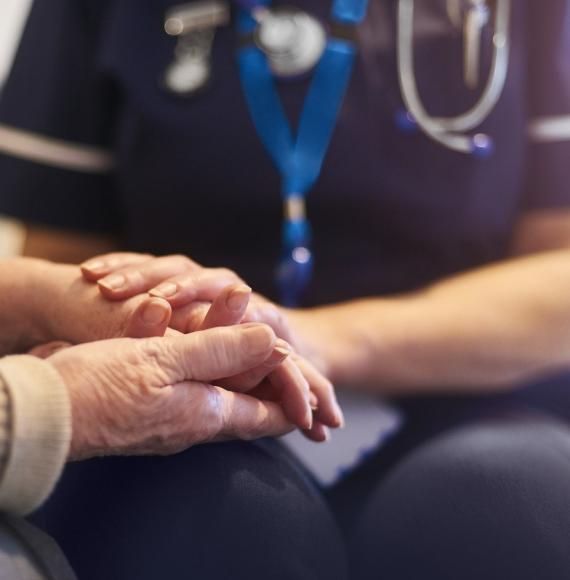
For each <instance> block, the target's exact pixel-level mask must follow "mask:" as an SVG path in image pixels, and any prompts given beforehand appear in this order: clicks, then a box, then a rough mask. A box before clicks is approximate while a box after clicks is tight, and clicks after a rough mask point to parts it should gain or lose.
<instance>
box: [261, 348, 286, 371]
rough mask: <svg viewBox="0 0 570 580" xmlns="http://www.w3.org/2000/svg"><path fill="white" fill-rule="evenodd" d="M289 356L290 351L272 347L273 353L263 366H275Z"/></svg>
mask: <svg viewBox="0 0 570 580" xmlns="http://www.w3.org/2000/svg"><path fill="white" fill-rule="evenodd" d="M290 354H291V351H290V350H289V349H287V348H283V347H282V346H275V347H273V352H272V353H271V355H270V357H269V358H268V359H267V361H266V363H265V364H269V365H271V366H273V365H275V366H277V365H278V364H279V363H282V362H283V361H284V360H285V359H286V358H287V357H288V356H289V355H290Z"/></svg>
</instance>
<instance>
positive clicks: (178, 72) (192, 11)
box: [163, 0, 230, 96]
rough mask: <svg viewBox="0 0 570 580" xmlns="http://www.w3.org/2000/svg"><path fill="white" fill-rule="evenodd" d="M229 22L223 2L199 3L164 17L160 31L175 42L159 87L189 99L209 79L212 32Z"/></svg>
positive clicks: (215, 0) (209, 0)
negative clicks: (172, 53)
mask: <svg viewBox="0 0 570 580" xmlns="http://www.w3.org/2000/svg"><path fill="white" fill-rule="evenodd" d="M229 21H230V7H229V4H228V3H227V2H224V1H223V0H201V1H199V2H192V3H190V4H181V5H179V6H174V7H172V8H171V9H170V10H168V12H167V13H166V17H165V20H164V31H165V32H166V34H168V35H169V36H173V37H176V38H177V42H176V48H175V49H174V60H173V61H172V63H171V64H170V65H169V66H168V68H167V69H166V72H165V73H164V78H163V84H164V86H165V87H166V89H167V90H168V91H169V92H171V93H173V94H176V95H178V96H192V95H194V94H195V93H196V92H198V91H199V90H200V89H202V88H204V87H205V86H206V84H207V83H208V81H209V80H210V77H211V70H212V63H211V53H212V44H213V42H214V34H215V30H216V28H218V27H219V26H225V25H226V24H228V23H229Z"/></svg>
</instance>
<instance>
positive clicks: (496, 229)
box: [0, 0, 570, 304]
mask: <svg viewBox="0 0 570 580" xmlns="http://www.w3.org/2000/svg"><path fill="white" fill-rule="evenodd" d="M178 2H179V0H178ZM173 4H175V2H171V1H169V0H152V1H150V2H141V1H140V0H107V1H104V0H35V4H34V6H33V9H32V12H31V17H30V20H29V23H28V25H27V27H26V30H25V34H24V38H23V42H22V45H21V47H20V49H19V52H18V54H17V58H16V62H15V65H14V67H13V71H12V74H11V76H10V78H9V80H8V82H7V84H6V86H5V88H4V90H3V93H2V96H1V100H0V132H1V130H2V128H4V129H9V130H14V129H15V130H16V131H28V132H31V133H32V134H33V135H34V136H46V137H49V138H55V139H58V140H61V141H63V142H65V144H67V145H69V146H71V147H74V146H77V145H92V146H95V147H97V148H98V149H101V150H102V151H104V152H107V153H109V154H111V155H112V156H113V159H114V163H115V165H114V169H112V170H109V171H105V172H100V171H96V170H95V169H93V171H90V170H88V169H87V170H82V171H77V170H70V169H65V168H63V167H59V166H58V164H57V163H48V162H46V161H41V160H40V161H37V160H33V159H26V158H25V157H26V156H25V155H21V154H19V153H18V152H17V151H14V149H13V147H12V146H11V144H10V141H11V137H10V138H4V143H3V144H2V142H0V213H4V214H9V215H12V216H16V217H18V218H20V219H22V220H25V221H28V222H31V223H36V224H45V225H50V226H54V227H61V228H67V229H70V230H81V231H91V232H106V233H109V232H111V233H115V234H117V235H119V236H120V239H121V241H122V246H123V247H124V248H126V249H131V250H137V251H151V252H154V253H159V254H162V253H171V252H182V253H186V254H188V255H190V256H192V257H193V258H194V259H196V260H198V261H201V262H203V263H204V264H206V265H212V266H217V265H224V266H228V267H231V268H234V269H235V270H237V271H238V272H239V273H240V274H241V275H242V276H243V277H244V278H245V279H246V280H247V281H248V282H249V283H251V284H253V286H254V287H255V288H256V289H257V290H259V291H261V292H264V293H266V294H269V295H270V296H274V285H273V269H274V264H275V260H276V258H277V257H278V255H279V251H280V224H281V215H282V208H281V199H280V196H279V190H280V187H279V176H278V173H277V171H276V170H275V168H274V167H273V165H272V164H271V161H270V159H269V157H268V155H267V154H266V152H265V150H264V149H263V147H262V145H261V143H260V142H259V140H258V138H257V135H256V133H255V131H254V128H253V126H252V124H251V121H250V118H249V115H248V111H247V109H246V105H245V102H244V99H243V96H242V92H241V89H240V85H239V80H238V72H237V67H236V63H235V47H236V36H235V32H234V29H233V28H232V27H231V26H230V27H225V28H222V29H219V30H218V31H217V34H216V39H215V43H214V48H213V51H214V57H213V74H214V78H213V82H212V85H211V86H210V87H209V88H208V90H206V91H204V92H203V93H202V94H200V95H197V96H195V97H193V98H191V99H181V98H177V97H175V96H173V95H171V94H168V93H167V92H166V91H165V90H164V89H163V88H162V86H161V83H160V78H161V76H162V74H163V72H164V70H165V68H166V67H167V65H168V64H169V63H170V62H171V60H172V58H173V50H174V43H175V41H174V40H173V39H171V38H169V37H168V36H167V35H166V34H165V33H164V31H163V22H164V14H165V12H166V10H167V8H168V7H169V6H171V5H173ZM302 4H303V6H304V7H305V8H306V9H308V10H310V11H312V12H313V13H316V14H317V15H320V16H322V17H325V16H326V14H327V13H328V11H329V2H324V1H317V0H304V1H303V2H302ZM512 4H513V8H512V12H513V18H512V24H511V29H512V50H511V59H510V65H509V72H508V80H507V84H506V87H505V90H504V92H503V95H502V96H501V99H500V101H499V103H498V106H497V107H496V108H495V110H494V111H493V113H492V114H491V116H490V117H489V118H488V119H487V120H486V122H485V123H484V125H483V126H482V127H481V129H480V130H481V131H484V132H488V133H489V134H490V135H491V136H492V137H493V139H494V140H495V154H494V155H493V156H492V157H490V158H488V159H480V158H477V157H473V156H466V155H463V154H459V153H454V152H451V151H449V150H447V149H445V148H443V147H442V146H441V145H438V144H436V143H434V142H432V141H430V140H429V139H428V138H426V137H425V136H424V135H423V134H422V133H421V132H416V133H412V134H409V133H404V132H401V131H400V130H399V129H398V128H397V126H396V123H395V122H394V116H395V114H396V113H397V111H398V110H399V109H401V108H402V100H401V97H400V91H399V88H398V80H397V70H396V51H395V31H396V18H395V13H396V0H372V2H371V7H370V11H369V16H368V18H367V20H366V21H365V23H364V24H363V25H362V26H361V27H360V29H359V37H360V44H361V50H360V55H359V57H358V59H357V63H356V67H355V71H354V75H353V78H352V82H351V84H350V88H349V90H348V94H347V98H346V100H345V103H344V106H343V109H342V112H341V115H340V119H339V122H338V125H337V127H336V130H335V133H334V136H333V141H332V144H331V147H330V151H329V154H328V156H327V158H326V161H325V164H324V168H323V172H322V175H321V178H320V180H319V182H318V184H317V186H316V187H315V189H314V190H313V191H312V192H311V194H310V196H309V214H310V217H311V220H312V223H313V228H314V237H315V240H314V242H315V243H314V246H315V251H316V272H315V278H314V282H313V284H312V287H311V289H310V292H309V294H308V297H307V301H306V304H315V303H326V302H332V301H336V300H341V299H347V298H351V297H357V296H364V295H377V294H386V293H393V292H399V291H406V290H410V289H413V288H416V287H418V286H419V285H422V284H425V283H427V282H429V281H432V280H434V279H437V278H438V277H441V276H444V275H448V274H450V273H453V272H458V271H461V270H464V269H467V268H470V267H473V266H476V265H479V264H484V263H487V262H490V261H493V260H497V259H500V258H501V257H502V256H504V255H505V252H506V251H507V247H508V243H509V238H510V236H511V233H512V229H513V225H514V223H515V221H516V220H517V218H518V217H519V216H520V215H521V213H522V212H525V211H528V210H532V209H536V208H552V207H561V206H567V205H569V204H570V187H568V181H569V180H568V173H567V168H568V166H569V164H570V131H566V133H567V134H566V135H556V131H555V132H554V133H555V134H554V136H550V137H549V136H548V131H546V133H545V131H541V128H542V129H544V127H547V128H548V123H552V122H555V124H556V122H558V121H560V122H561V123H562V125H563V124H564V122H565V121H569V119H570V117H567V116H568V115H570V64H569V63H570V60H569V59H570V22H569V18H570V12H569V8H568V2H567V1H566V0H543V1H540V2H538V1H537V0H514V1H513V2H512ZM416 11H417V17H416V33H415V42H416V50H415V57H416V75H417V79H418V84H419V87H420V92H421V95H422V97H423V99H424V101H425V104H426V108H427V110H428V111H429V112H430V113H432V114H434V115H441V116H450V115H454V114H458V113H460V112H462V111H464V110H465V109H466V108H468V107H469V106H470V104H472V103H473V102H474V99H476V98H477V97H478V95H479V93H478V92H477V91H475V93H473V92H471V91H469V90H467V89H466V88H465V86H464V83H463V81H462V78H463V77H462V36H461V34H460V33H459V32H458V31H457V30H455V29H454V28H453V26H452V24H451V23H450V22H449V20H448V18H447V16H446V12H445V0H420V1H417V2H416ZM484 45H485V54H484V58H483V62H484V69H485V70H484V72H483V78H486V74H487V70H488V68H489V63H490V55H491V43H490V32H489V31H487V33H486V36H485V42H484ZM307 84H308V83H307V82H305V81H301V82H293V83H281V84H280V93H281V96H282V98H283V99H284V103H285V107H286V110H287V111H288V113H289V115H290V116H291V118H292V119H296V118H297V116H298V113H299V110H300V107H301V105H302V102H303V99H304V97H305V94H306V89H307ZM529 131H530V136H529ZM0 139H1V138H0Z"/></svg>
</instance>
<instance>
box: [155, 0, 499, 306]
mask: <svg viewBox="0 0 570 580" xmlns="http://www.w3.org/2000/svg"><path fill="white" fill-rule="evenodd" d="M235 2H236V3H237V4H238V6H239V12H238V15H237V19H236V28H237V32H238V39H239V47H238V54H237V61H238V69H239V73H240V80H241V85H242V90H243V94H244V97H245V100H246V103H247V105H248V108H249V112H250V116H251V118H252V121H253V124H254V126H255V129H256V131H257V133H258V136H259V138H260V140H261V142H262V143H263V145H264V146H265V148H266V150H267V151H268V153H269V154H270V156H271V157H272V159H273V161H274V163H275V165H276V167H277V169H278V171H279V173H280V175H281V178H282V180H281V181H282V187H281V193H282V197H283V207H284V216H283V230H282V240H283V244H282V245H283V249H282V256H281V259H280V261H279V265H278V268H277V272H276V279H277V282H278V285H279V290H280V299H281V302H282V303H283V304H285V305H288V306H294V305H297V304H298V303H299V302H300V300H301V298H302V296H303V293H304V291H305V289H306V287H307V286H308V284H309V281H310V278H311V275H312V270H313V254H312V250H311V245H312V244H311V235H312V234H311V229H310V224H309V222H308V219H307V213H306V208H305V200H306V196H307V194H308V192H309V191H310V190H311V188H312V187H313V185H314V184H315V182H316V181H317V179H318V177H319V175H320V171H321V167H322V163H323V161H324V158H325V155H326V152H327V149H328V146H329V144H330V140H331V137H332V133H333V130H334V127H335V125H336V120H337V117H338V114H339V111H340V109H341V105H342V101H343V98H344V94H345V91H346V88H347V86H348V84H349V80H350V76H351V72H352V66H353V62H354V59H355V54H356V50H357V37H356V26H357V25H358V24H359V23H360V22H362V20H363V19H364V17H365V15H366V10H367V4H368V0H332V9H331V14H330V19H329V22H328V23H327V24H326V25H325V24H323V23H322V22H321V21H320V20H318V19H317V18H315V17H313V16H312V15H310V14H308V13H306V12H304V11H303V10H300V9H298V8H294V7H289V6H279V7H271V6H270V5H269V3H268V2H269V0H235ZM490 3H491V2H490V0H447V10H448V14H449V18H450V19H451V21H452V22H453V23H454V24H455V25H456V26H458V25H459V26H460V25H461V14H462V10H463V12H464V19H463V20H464V22H463V29H464V38H465V40H464V52H465V56H464V63H465V64H464V68H465V71H464V77H465V82H466V84H467V86H468V87H469V88H476V86H477V84H478V73H479V55H480V51H481V46H480V44H481V35H482V32H483V29H484V27H485V26H486V25H487V24H488V23H489V22H490V21H491V8H490ZM494 5H495V9H494V35H493V58H492V65H491V71H490V74H489V78H488V80H487V83H486V85H485V88H484V90H483V92H482V94H481V96H480V97H479V99H478V101H477V103H476V104H475V105H474V106H473V107H472V108H471V109H469V110H468V111H466V112H465V113H463V114H461V115H458V116H456V117H433V116H430V115H429V113H428V112H427V111H426V109H425V107H424V105H423V103H422V101H421V98H420V96H419V91H418V87H417V83H416V79H415V74H414V58H413V52H414V42H413V32H414V24H413V21H414V0H398V26H397V56H398V77H399V83H400V88H401V93H402V99H403V102H404V104H405V106H406V108H407V113H406V116H405V118H406V120H407V123H408V128H410V127H418V128H419V129H420V130H422V131H423V133H425V134H426V135H427V136H428V137H429V138H431V139H432V140H434V141H436V142H438V143H440V144H442V145H444V146H445V147H447V148H449V149H451V150H454V151H457V152H461V153H468V154H478V155H480V156H484V155H486V154H489V153H490V152H491V151H492V146H493V141H492V139H491V137H490V136H488V135H486V134H483V133H477V134H474V135H470V134H468V132H470V131H473V130H475V129H476V128H477V127H478V126H480V125H481V124H482V123H483V122H484V121H485V120H486V119H487V117H488V116H489V115H490V113H491V112H492V110H493V109H494V107H495V106H496V104H497V102H498V101H499V99H500V96H501V94H502V91H503V88H504V85H505V80H506V76H507V68H508V62H509V26H510V0H495V1H494ZM229 18H230V17H229V6H228V5H227V4H226V3H225V2H223V1H222V0H205V1H204V0H202V1H199V2H193V3H191V4H189V5H185V6H180V7H174V8H173V9H172V10H171V11H170V12H169V13H168V14H167V19H166V24H165V30H166V32H167V33H168V34H170V35H172V36H176V37H178V43H177V50H176V58H175V60H174V62H173V63H172V64H171V65H170V67H169V69H168V70H167V72H166V74H165V76H164V79H163V82H164V84H165V85H166V87H167V88H168V89H169V90H170V91H171V92H173V93H176V94H179V95H184V96H192V95H194V94H196V93H197V92H199V91H200V90H202V89H203V88H204V87H205V86H206V85H207V82H208V80H209V78H210V68H211V63H210V51H211V50H210V49H211V44H212V41H213V33H214V30H215V28H216V27H218V26H221V25H223V24H226V23H227V22H228V21H229ZM312 71H314V72H313V74H312V79H311V84H310V88H309V90H308V93H307V98H306V100H305V105H304V107H303V111H302V113H301V117H300V123H299V127H298V129H297V131H296V132H294V131H293V130H292V128H291V127H290V125H289V122H288V119H287V117H286V114H285V112H284V109H283V107H282V104H281V100H280V97H279V95H278V91H277V88H276V86H275V81H276V80H292V79H297V78H303V77H306V76H307V74H308V73H310V72H312ZM400 118H401V116H400Z"/></svg>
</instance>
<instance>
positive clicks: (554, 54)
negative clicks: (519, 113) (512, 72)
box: [513, 0, 570, 210]
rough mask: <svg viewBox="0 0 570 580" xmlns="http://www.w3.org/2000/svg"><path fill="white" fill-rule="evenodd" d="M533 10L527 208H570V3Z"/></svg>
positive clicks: (552, 0) (558, 0) (553, 1)
mask: <svg viewBox="0 0 570 580" xmlns="http://www.w3.org/2000/svg"><path fill="white" fill-rule="evenodd" d="M517 3H518V2H516V1H515V2H513V9H516V8H517ZM527 6H528V14H527V22H526V26H527V30H526V38H527V41H526V44H527V46H526V49H527V62H528V69H527V70H528V77H527V91H526V92H527V96H528V135H529V149H528V153H529V154H528V163H527V175H526V180H525V190H526V193H525V209H531V210H532V209H541V208H542V209H544V208H556V207H565V206H570V0H545V1H536V0H528V2H527Z"/></svg>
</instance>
